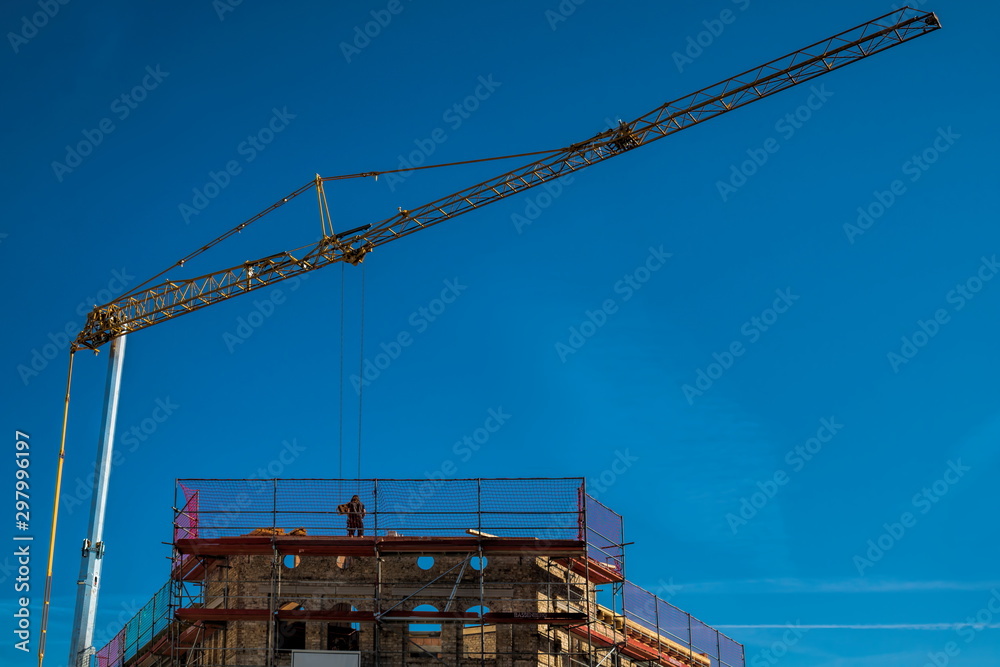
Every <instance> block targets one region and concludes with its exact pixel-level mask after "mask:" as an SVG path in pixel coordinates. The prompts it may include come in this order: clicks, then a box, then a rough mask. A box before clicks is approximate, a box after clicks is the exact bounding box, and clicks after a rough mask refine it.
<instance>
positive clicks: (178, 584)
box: [93, 478, 744, 667]
mask: <svg viewBox="0 0 1000 667" xmlns="http://www.w3.org/2000/svg"><path fill="white" fill-rule="evenodd" d="M176 493H177V495H176V498H175V503H174V535H173V537H174V539H173V546H174V555H173V558H172V561H171V579H170V582H169V583H168V585H167V586H166V587H164V589H161V591H160V592H159V593H157V595H156V596H154V601H155V604H153V602H154V601H151V605H147V607H148V609H147V608H144V609H143V611H140V613H139V614H138V615H137V617H136V618H135V619H133V621H130V622H129V623H128V624H126V627H125V628H123V630H122V632H121V633H119V635H118V636H116V638H115V639H113V640H112V642H110V643H109V644H108V645H107V646H105V647H104V648H102V649H101V650H100V651H98V653H97V655H96V656H95V662H94V663H93V664H94V665H95V667H126V666H128V667H131V666H133V665H136V666H141V667H161V666H162V667H166V666H168V665H170V666H180V665H193V666H199V667H222V666H226V667H250V666H254V667H283V666H285V665H296V664H297V661H298V660H300V659H301V660H302V664H306V662H305V660H306V658H307V657H308V658H309V660H310V661H311V662H309V663H308V664H324V665H357V666H359V667H360V666H364V667H372V666H375V665H387V666H390V665H391V666H396V665H400V666H402V665H456V666H458V665H461V666H466V665H467V666H469V667H471V666H472V665H510V666H511V667H521V666H527V665H546V666H548V667H583V666H588V667H594V666H598V665H619V666H621V665H665V666H670V667H744V654H743V647H742V646H741V645H740V644H738V643H737V642H735V641H733V640H732V639H730V638H729V637H726V636H725V635H723V634H722V633H720V632H718V631H717V630H715V629H713V628H711V627H709V626H708V625H705V624H704V623H702V622H701V621H698V620H697V619H695V618H693V617H691V616H690V615H689V614H687V613H685V612H683V611H681V610H680V609H677V608H676V607H674V606H673V605H670V604H669V603H667V602H666V601H664V600H662V599H660V598H658V597H657V596H655V595H653V594H652V593H649V592H647V591H644V590H643V589H641V588H640V587H638V586H636V585H634V584H632V583H630V582H628V581H627V580H626V579H625V553H624V534H623V526H622V518H621V517H620V516H619V515H618V514H616V513H614V512H613V511H611V510H610V509H608V508H607V507H605V506H604V505H602V504H601V503H599V502H597V501H596V500H595V499H593V498H592V497H590V496H589V495H587V493H586V489H585V484H584V480H583V479H581V478H544V479H543V478H533V479H462V480H428V479H412V480H383V479H369V480H319V479H306V480H221V479H197V480H195V479H188V480H179V481H178V484H177V492H176ZM361 507H363V509H361ZM359 533H360V534H359ZM317 660H318V661H319V662H316V661H317Z"/></svg>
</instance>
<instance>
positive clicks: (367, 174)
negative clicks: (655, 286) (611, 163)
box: [132, 135, 601, 292]
mask: <svg viewBox="0 0 1000 667" xmlns="http://www.w3.org/2000/svg"><path fill="white" fill-rule="evenodd" d="M598 136H601V135H598ZM566 150H568V149H567V148H557V149H553V150H547V151H532V152H530V153H516V154H513V155H498V156H495V157H484V158H478V159H475V160H460V161H458V162H442V163H439V164H425V165H423V166H420V167H410V168H409V169H387V170H384V171H362V172H358V173H357V174H342V175H340V176H323V177H320V178H317V179H315V180H312V181H309V182H308V183H306V184H305V185H303V186H302V187H300V188H298V189H297V190H294V191H293V192H291V193H289V194H287V195H285V196H284V197H282V198H281V199H279V200H278V201H276V202H275V203H273V204H271V205H270V206H268V207H267V208H265V209H264V210H263V211H261V212H259V213H257V214H256V215H253V216H251V217H250V218H247V219H246V220H244V221H243V222H241V223H240V224H238V225H236V226H235V227H233V228H232V229H230V230H229V231H227V232H226V233H224V234H222V235H221V236H218V237H216V238H214V239H212V240H211V241H209V242H208V243H206V244H205V245H203V246H201V247H200V248H198V249H197V250H194V251H192V252H190V253H188V254H187V255H185V256H184V257H182V258H181V259H179V260H177V261H176V262H174V263H173V264H171V265H170V266H168V267H167V268H165V269H163V270H162V271H160V272H159V273H157V274H155V275H153V276H150V277H149V278H147V279H146V280H144V281H143V282H142V283H140V284H139V285H137V286H136V287H134V288H133V289H132V292H137V291H138V290H139V289H140V288H142V287H145V286H146V285H148V284H149V283H151V282H153V281H154V280H156V279H157V278H160V277H162V276H164V275H165V274H166V273H167V272H168V271H170V270H171V269H174V268H176V267H181V266H184V264H185V263H187V262H189V261H191V260H192V259H194V258H195V257H197V256H198V255H200V254H202V253H203V252H206V251H208V250H211V249H212V248H214V247H215V246H217V245H219V244H220V243H222V242H223V241H225V240H226V239H228V238H229V237H231V236H233V235H234V234H239V233H240V232H242V231H243V230H244V229H246V228H247V227H249V226H250V225H251V224H253V223H255V222H257V221H258V220H260V219H261V218H263V217H264V216H265V215H267V214H268V213H270V212H271V211H274V210H275V209H276V208H278V207H280V206H284V205H285V204H287V203H288V202H290V201H291V200H292V199H295V198H296V197H298V196H299V195H301V194H303V193H305V192H308V191H309V190H310V189H311V188H314V187H316V184H317V183H324V182H326V181H340V180H345V179H348V178H365V177H371V176H374V177H375V178H376V180H377V179H378V177H379V176H381V175H382V174H396V173H400V172H409V171H417V170H418V169H436V168H438V167H455V166H459V165H463V164H475V163H477V162H492V161H494V160H510V159H512V158H517V157H531V156H534V155H555V154H556V153H561V152H563V151H566Z"/></svg>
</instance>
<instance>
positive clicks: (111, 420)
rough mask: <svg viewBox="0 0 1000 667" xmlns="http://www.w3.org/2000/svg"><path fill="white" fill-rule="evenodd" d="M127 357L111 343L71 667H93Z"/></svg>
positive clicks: (118, 342)
mask: <svg viewBox="0 0 1000 667" xmlns="http://www.w3.org/2000/svg"><path fill="white" fill-rule="evenodd" d="M124 358H125V336H124V335H123V336H119V337H118V338H115V339H113V340H112V341H111V351H110V355H109V359H108V379H107V383H106V385H105V387H104V415H103V416H102V418H101V437H100V440H99V442H98V444H97V461H96V462H95V469H94V495H93V497H92V498H91V503H90V524H89V525H88V527H87V537H86V538H85V539H84V540H83V549H82V551H83V555H82V562H81V564H80V579H79V581H77V584H78V585H79V589H77V594H76V612H75V613H74V614H73V636H72V639H71V640H70V648H69V662H68V663H67V665H68V666H69V667H90V656H91V654H93V652H94V647H93V646H91V643H92V642H93V641H94V623H95V619H96V616H97V594H98V591H99V588H100V584H101V567H102V565H103V563H104V514H105V510H106V509H107V503H108V477H110V475H111V460H112V454H113V452H114V444H115V424H116V422H117V420H118V394H119V388H120V387H121V381H122V362H123V360H124Z"/></svg>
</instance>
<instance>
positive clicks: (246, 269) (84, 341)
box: [38, 7, 941, 667]
mask: <svg viewBox="0 0 1000 667" xmlns="http://www.w3.org/2000/svg"><path fill="white" fill-rule="evenodd" d="M940 27H941V24H940V22H939V21H938V18H937V16H936V15H935V14H934V13H933V12H928V11H920V10H916V9H912V8H910V7H903V8H901V9H898V10H895V11H893V12H890V13H888V14H885V15H884V16H880V17H878V18H876V19H874V20H871V21H868V22H867V23H863V24H861V25H859V26H856V27H854V28H851V29H849V30H845V31H843V32H840V33H838V34H836V35H833V36H832V37H829V38H827V39H824V40H822V41H819V42H816V43H814V44H811V45H809V46H807V47H805V48H802V49H799V50H798V51H795V52H793V53H790V54H788V55H785V56H783V57H781V58H777V59H775V60H772V61H770V62H767V63H764V64H763V65H760V66H758V67H754V68H753V69H749V70H747V71H745V72H742V73H741V74H738V75H736V76H734V77H731V78H728V79H726V80H724V81H720V82H719V83H716V84H714V85H711V86H708V87H707V88H703V89H701V90H699V91H697V92H694V93H691V94H690V95H687V96H685V97H681V98H678V99H676V100H672V101H670V102H667V103H665V104H662V105H661V106H658V107H656V108H655V109H653V110H652V111H650V112H648V113H646V114H643V115H642V116H639V117H638V118H636V119H635V120H632V121H628V122H625V121H619V123H618V125H617V127H613V128H610V129H607V130H605V131H603V132H600V133H598V134H596V135H594V136H593V137H590V138H589V139H585V140H583V141H580V142H577V143H574V144H571V145H569V146H566V147H565V148H560V149H556V150H551V151H541V152H538V153H527V154H522V155H521V156H506V157H523V156H525V155H532V156H535V155H541V156H542V157H538V158H537V159H535V160H534V161H532V162H529V163H528V164H525V165H524V166H522V167H519V168H517V169H512V170H510V171H507V172H505V173H503V174H500V175H499V176H496V177H494V178H491V179H489V180H486V181H483V182H481V183H477V184H475V185H471V186H469V187H467V188H465V189H463V190H460V191H458V192H455V193H453V194H449V195H446V196H444V197H441V198H439V199H436V200H434V201H431V202H428V203H426V204H423V205H420V206H416V207H413V208H410V209H403V208H400V209H399V212H398V213H396V214H395V215H392V216H390V217H388V218H385V219H383V220H381V221H379V222H374V223H371V224H366V225H363V226H361V227H357V228H355V229H350V230H347V231H342V232H339V233H338V232H334V230H333V226H332V221H331V219H330V213H329V206H328V204H327V202H326V197H325V192H324V189H323V186H324V183H326V182H328V181H331V180H335V179H341V178H348V177H377V176H378V175H380V174H384V173H390V172H388V171H383V172H376V171H372V172H364V173H360V174H352V175H350V176H334V177H326V178H323V177H320V176H318V175H317V176H316V178H315V179H314V180H312V181H310V182H309V183H306V184H305V185H303V186H301V187H300V188H298V189H297V190H295V191H293V192H292V193H290V194H289V195H287V196H285V197H283V198H282V199H280V200H279V201H277V202H276V203H274V204H272V205H271V206H270V207H268V208H267V209H265V210H263V211H261V212H260V213H258V214H257V215H255V216H253V217H251V218H249V219H248V220H246V221H244V222H242V223H240V224H239V225H237V226H236V227H234V228H233V229H231V230H229V231H228V232H226V233H225V234H223V235H222V236H220V237H218V238H216V239H215V240H213V241H211V242H210V243H209V244H207V245H205V246H203V247H202V248H200V249H198V250H196V251H195V252H193V253H191V254H189V255H188V256H186V257H185V258H183V259H181V260H179V261H178V262H177V263H176V264H174V265H173V266H171V267H169V268H168V269H167V270H168V271H169V270H171V269H174V268H177V267H182V266H183V265H184V263H185V262H186V261H188V260H190V259H192V258H193V257H195V256H197V255H198V254H200V253H202V252H204V251H206V250H208V249H209V248H211V247H213V246H214V245H216V244H218V243H221V242H222V241H224V240H225V239H227V238H229V237H230V236H232V235H233V234H236V233H238V232H240V231H242V230H243V229H245V228H246V227H247V226H248V225H250V224H252V223H253V222H255V221H257V220H259V219H260V218H262V217H263V216H264V215H266V214H268V213H270V212H272V211H274V210H275V209H277V208H279V207H281V206H283V205H284V204H286V203H288V202H289V201H291V200H292V199H294V198H296V197H298V196H299V195H302V194H304V193H306V192H308V191H309V190H312V189H315V190H316V192H317V197H318V201H319V207H320V216H321V221H322V223H323V229H324V233H323V236H322V238H321V239H320V240H319V241H318V242H317V243H315V244H310V245H306V246H303V247H302V248H299V249H296V250H294V251H285V252H280V253H277V254H274V255H269V256H267V257H262V258H260V259H256V260H252V261H248V262H244V263H243V264H240V265H238V266H232V267H229V268H226V269H222V270H220V271H215V272H212V273H209V274H205V275H202V276H198V277H195V278H187V279H183V280H163V281H162V282H160V283H157V284H154V285H152V286H149V283H151V282H152V281H154V280H156V279H159V278H161V277H162V276H163V275H164V274H165V273H166V271H163V272H161V273H159V274H157V275H156V276H154V277H153V278H151V279H150V280H147V281H146V282H145V283H143V284H142V285H140V286H138V287H137V288H135V289H133V290H132V291H130V292H129V293H127V294H124V295H122V296H120V297H118V298H116V299H114V300H112V301H110V302H109V303H106V304H104V305H100V306H96V307H95V308H94V309H93V310H92V311H91V312H90V313H89V314H88V315H87V322H86V324H85V326H84V328H83V330H82V331H81V332H80V334H79V335H78V336H77V337H76V339H75V340H74V341H73V343H72V345H71V346H70V359H69V372H68V374H67V380H66V398H65V405H64V411H63V425H62V438H61V444H60V452H59V463H58V470H57V476H56V493H55V502H54V508H53V517H52V529H51V535H50V543H49V560H48V569H47V573H46V582H45V596H44V603H43V608H42V623H41V639H40V641H39V651H38V662H39V667H41V665H42V661H43V659H44V655H45V638H46V629H47V620H48V611H49V598H50V593H51V584H52V563H53V556H54V549H55V537H56V522H57V518H58V507H59V491H60V486H61V481H62V470H63V462H64V459H65V441H66V424H67V420H68V415H69V396H70V391H69V390H70V385H71V383H72V369H73V356H74V354H75V353H76V352H77V351H78V350H82V349H89V350H93V351H94V352H97V351H98V350H99V348H101V347H102V346H103V345H105V344H108V343H110V344H111V350H112V352H111V355H110V359H109V370H108V385H107V390H106V393H105V401H104V419H103V423H102V429H101V430H102V433H101V439H100V442H99V451H98V471H97V473H98V474H97V480H96V482H95V488H94V495H93V501H92V505H91V515H90V527H89V529H88V535H87V538H86V539H85V540H84V547H83V556H82V564H81V570H80V581H79V584H80V588H79V590H78V596H77V606H76V614H75V618H74V625H73V637H72V640H71V647H70V662H69V665H70V666H71V667H79V666H80V665H81V664H82V663H83V660H84V659H85V658H86V656H87V655H89V653H90V652H92V651H93V647H91V646H90V644H91V641H92V639H93V630H94V616H95V613H96V604H97V592H98V585H99V581H100V573H101V563H102V556H103V552H104V544H103V541H102V538H103V524H104V513H105V506H106V501H107V481H108V475H109V472H110V462H111V451H112V446H113V435H114V425H115V416H116V412H117V404H118V387H119V384H120V378H121V362H122V357H123V354H124V342H125V336H126V334H129V333H133V332H136V331H139V330H141V329H145V328H146V327H150V326H153V325H154V324H158V323H160V322H163V321H165V320H169V319H173V318H175V317H179V316H181V315H184V314H187V313H190V312H193V311H196V310H199V309H201V308H205V307H207V306H210V305H212V304H214V303H218V302H220V301H225V300H227V299H229V298H232V297H235V296H239V295H241V294H247V293H249V292H252V291H254V290H258V289H261V288H264V287H267V286H269V285H272V284H274V283H276V282H279V281H282V280H286V279H288V278H292V277H295V276H298V275H301V274H304V273H307V272H309V271H313V270H316V269H321V268H323V267H325V266H329V265H331V264H336V263H338V262H347V263H349V264H354V265H356V264H360V263H361V262H362V261H363V260H364V259H365V257H366V256H367V255H368V253H370V252H372V251H373V250H374V249H375V248H377V247H378V246H381V245H383V244H386V243H389V242H390V241H394V240H396V239H399V238H402V237H404V236H408V235H410V234H413V233H415V232H418V231H420V230H422V229H426V228H428V227H432V226H434V225H437V224H440V223H442V222H445V221H446V220H450V219H452V218H455V217H457V216H459V215H462V214H464V213H468V212H470V211H473V210H475V209H479V208H482V207H484V206H486V205H488V204H492V203H494V202H497V201H500V200H502V199H505V198H507V197H510V196H512V195H516V194H519V193H521V192H524V191H525V190H528V189H530V188H534V187H537V186H539V185H542V184H544V183H546V182H548V181H551V180H554V179H557V178H560V177H562V176H565V175H567V174H571V173H573V172H575V171H578V170H580V169H583V168H585V167H589V166H591V165H594V164H597V163H598V162H603V161H604V160H607V159H609V158H612V157H615V156H616V155H620V154H623V153H627V152H629V151H632V150H635V149H636V148H639V147H640V146H644V145H646V144H650V143H652V142H654V141H656V140H658V139H662V138H663V137H666V136H668V135H671V134H674V133H676V132H679V131H681V130H684V129H687V128H689V127H692V126H694V125H697V124H699V123H702V122H704V121H706V120H709V119H711V118H716V117H718V116H721V115H723V114H725V113H727V112H730V111H733V110H735V109H738V108H740V107H743V106H746V105H748V104H750V103H752V102H756V101H757V100H761V99H763V98H765V97H768V96H770V95H773V94H775V93H778V92H781V91H783V90H787V89H788V88H792V87H794V86H797V85H799V84H801V83H805V82H807V81H810V80H812V79H815V78H816V77H819V76H822V75H823V74H827V73H828V72H832V71H833V70H836V69H840V68H841V67H844V66H846V65H850V64H852V63H854V62H857V61H859V60H862V59H864V58H867V57H868V56H871V55H874V54H876V53H879V52H881V51H885V50H886V49H889V48H892V47H894V46H898V45H900V44H903V43H905V42H908V41H910V40H912V39H915V38H917V37H920V36H923V35H926V34H928V33H930V32H933V31H935V30H938V29H939V28H940ZM497 159H500V158H497ZM453 164H462V163H453ZM435 166H442V165H435Z"/></svg>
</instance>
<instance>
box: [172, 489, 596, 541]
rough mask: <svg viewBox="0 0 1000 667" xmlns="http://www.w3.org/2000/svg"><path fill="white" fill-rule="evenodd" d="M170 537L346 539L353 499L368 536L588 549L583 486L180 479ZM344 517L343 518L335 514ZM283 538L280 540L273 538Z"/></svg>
mask: <svg viewBox="0 0 1000 667" xmlns="http://www.w3.org/2000/svg"><path fill="white" fill-rule="evenodd" d="M177 494H178V495H177V498H176V500H175V503H174V507H175V508H176V510H175V521H174V526H175V530H174V537H175V538H176V539H184V538H202V539H204V538H220V537H235V536H243V535H248V534H251V533H254V531H257V532H258V534H260V533H261V532H264V531H275V532H277V531H283V532H285V533H287V532H290V531H292V530H296V529H298V530H300V531H304V533H305V534H307V535H315V536H332V535H344V534H345V530H346V521H347V517H346V516H345V514H346V512H345V511H344V510H343V508H342V506H343V505H346V504H347V503H349V502H350V501H351V499H352V498H353V497H354V496H357V497H358V498H359V500H360V501H361V503H362V504H363V505H364V507H365V514H364V519H363V522H364V530H365V534H366V535H374V536H391V535H400V536H403V535H405V536H409V537H418V536H419V537H457V536H468V535H469V534H470V531H475V533H480V534H485V535H491V536H496V537H534V538H538V539H549V540H581V541H582V540H584V539H585V535H584V528H585V520H584V515H585V510H586V506H585V505H586V504H585V501H584V498H585V492H584V481H583V479H581V478H531V479H449V480H429V479H365V480H353V479H352V480H341V479H268V480H259V479H183V480H178V485H177ZM338 508H340V509H338ZM277 534H282V533H280V532H279V533H277Z"/></svg>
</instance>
